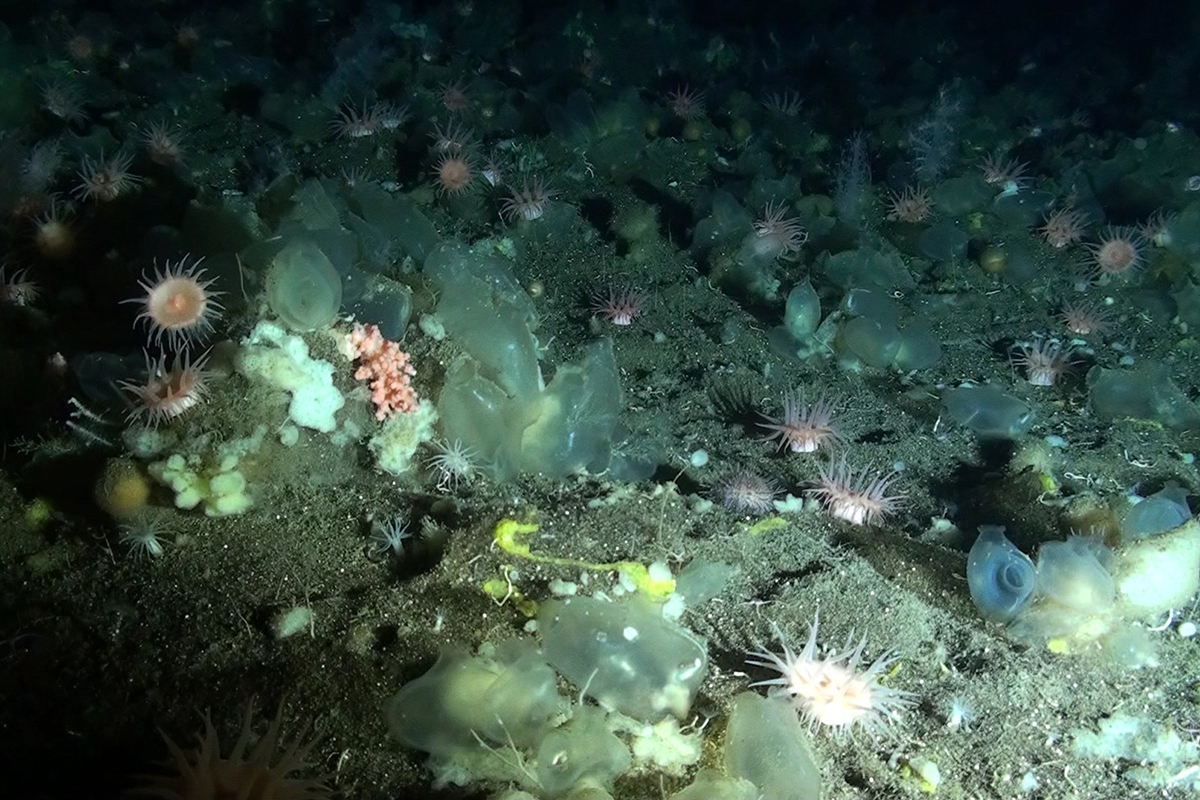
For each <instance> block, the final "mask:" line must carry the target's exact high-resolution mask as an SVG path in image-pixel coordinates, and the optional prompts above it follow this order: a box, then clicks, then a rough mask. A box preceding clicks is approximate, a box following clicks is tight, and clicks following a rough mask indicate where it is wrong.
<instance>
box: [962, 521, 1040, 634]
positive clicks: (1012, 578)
mask: <svg viewBox="0 0 1200 800" xmlns="http://www.w3.org/2000/svg"><path fill="white" fill-rule="evenodd" d="M1035 580H1036V573H1035V570H1034V567H1033V562H1032V561H1031V560H1030V559H1029V556H1027V555H1025V554H1024V553H1022V552H1021V551H1020V550H1018V549H1017V548H1016V546H1015V545H1014V544H1013V543H1012V542H1010V541H1009V540H1008V537H1006V536H1005V535H1004V526H1002V525H980V526H979V536H978V537H977V538H976V539H975V544H973V545H971V552H970V553H968V554H967V585H968V586H969V587H970V590H971V600H973V601H974V602H975V607H976V608H977V609H979V615H980V616H981V617H983V618H984V619H986V620H988V621H989V622H1011V621H1012V620H1013V619H1014V618H1016V616H1017V614H1019V613H1020V612H1021V609H1022V608H1024V607H1025V604H1026V603H1027V602H1029V597H1030V595H1032V594H1033V586H1034V582H1035Z"/></svg>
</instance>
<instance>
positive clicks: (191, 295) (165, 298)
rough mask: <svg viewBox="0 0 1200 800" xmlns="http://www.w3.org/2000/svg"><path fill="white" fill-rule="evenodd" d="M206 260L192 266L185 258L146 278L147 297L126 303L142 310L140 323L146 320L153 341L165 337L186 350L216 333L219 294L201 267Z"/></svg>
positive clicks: (143, 286)
mask: <svg viewBox="0 0 1200 800" xmlns="http://www.w3.org/2000/svg"><path fill="white" fill-rule="evenodd" d="M203 261H204V259H200V260H199V261H195V262H193V263H191V264H188V263H187V262H188V257H187V256H184V257H183V258H182V259H180V260H179V261H178V262H176V263H174V264H172V263H170V262H167V265H166V266H165V267H163V268H162V269H159V268H158V266H157V265H156V266H155V268H154V273H153V275H144V276H142V279H141V281H139V284H140V285H141V287H142V290H143V291H144V292H145V294H143V295H141V296H140V297H135V298H132V299H129V300H126V301H124V302H126V303H137V304H138V305H140V306H141V307H142V310H141V313H139V314H138V315H137V319H139V320H145V321H146V324H147V325H148V326H149V328H150V338H151V340H153V341H155V342H159V341H161V340H162V338H163V336H166V337H167V341H168V342H169V343H170V344H171V346H172V347H175V348H179V347H186V346H187V345H188V344H190V343H191V342H193V341H196V340H198V339H203V338H204V337H206V336H207V335H208V334H209V333H211V332H212V329H213V321H214V320H216V319H218V318H219V317H220V316H221V311H222V310H223V309H222V306H221V303H220V301H219V300H218V299H217V298H218V297H220V293H219V292H214V291H212V288H211V287H212V284H213V280H214V279H212V278H207V277H205V274H204V269H203V268H202V267H201V266H200V264H201V263H202V262H203Z"/></svg>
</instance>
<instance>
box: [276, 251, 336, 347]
mask: <svg viewBox="0 0 1200 800" xmlns="http://www.w3.org/2000/svg"><path fill="white" fill-rule="evenodd" d="M267 303H268V304H269V305H270V306H271V310H272V311H273V312H275V314H276V315H277V316H278V317H279V319H281V320H282V321H283V322H284V324H286V325H287V326H288V327H289V328H291V329H292V330H296V331H312V330H317V329H318V328H324V327H325V326H327V325H330V324H332V323H333V321H334V320H335V319H337V313H338V309H340V308H341V306H342V279H341V277H340V276H339V275H338V273H337V270H335V269H334V268H333V264H332V263H330V261H329V258H328V257H326V255H325V254H324V253H323V252H322V251H321V249H320V248H319V247H317V246H316V245H314V244H312V243H311V242H307V241H296V242H291V243H290V244H288V245H287V247H285V248H283V249H282V250H280V251H279V253H278V254H276V256H275V258H274V260H273V261H272V262H271V269H270V271H268V272H267Z"/></svg>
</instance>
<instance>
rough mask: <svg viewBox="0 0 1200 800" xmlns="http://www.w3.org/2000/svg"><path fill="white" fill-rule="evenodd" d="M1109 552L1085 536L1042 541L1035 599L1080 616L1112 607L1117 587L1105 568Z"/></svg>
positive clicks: (1102, 545)
mask: <svg viewBox="0 0 1200 800" xmlns="http://www.w3.org/2000/svg"><path fill="white" fill-rule="evenodd" d="M1111 564H1112V551H1111V550H1109V549H1108V548H1107V547H1105V546H1104V544H1103V543H1101V542H1100V541H1098V540H1096V539H1092V538H1090V537H1087V536H1072V537H1070V538H1068V539H1067V540H1066V541H1065V542H1046V543H1045V544H1043V545H1042V546H1041V547H1039V548H1038V559H1037V592H1038V597H1039V598H1041V599H1044V600H1045V601H1048V602H1053V603H1056V604H1058V605H1060V606H1064V607H1066V608H1069V609H1071V610H1072V611H1080V612H1084V613H1091V614H1098V613H1103V612H1106V611H1108V610H1109V609H1111V608H1112V606H1113V602H1114V601H1115V600H1116V595H1117V587H1116V584H1114V583H1113V578H1112V575H1111V574H1110V573H1109V567H1110V566H1111Z"/></svg>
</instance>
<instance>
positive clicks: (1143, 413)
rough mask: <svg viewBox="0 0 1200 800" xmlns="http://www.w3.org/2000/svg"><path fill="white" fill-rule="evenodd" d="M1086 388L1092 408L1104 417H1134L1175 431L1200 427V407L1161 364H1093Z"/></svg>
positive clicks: (1107, 418)
mask: <svg viewBox="0 0 1200 800" xmlns="http://www.w3.org/2000/svg"><path fill="white" fill-rule="evenodd" d="M1087 387H1088V399H1089V401H1090V402H1091V404H1092V409H1093V410H1094V411H1095V412H1096V415H1097V416H1098V417H1100V418H1101V419H1104V420H1110V419H1121V418H1123V417H1134V418H1137V419H1149V420H1154V421H1155V422H1159V423H1161V424H1163V425H1165V426H1166V427H1168V428H1173V429H1175V430H1197V429H1200V408H1197V407H1196V404H1195V403H1193V402H1192V401H1191V400H1190V399H1188V397H1187V395H1185V394H1184V393H1183V392H1182V391H1181V390H1180V389H1179V387H1178V386H1176V385H1175V383H1174V381H1172V380H1171V378H1170V377H1169V376H1168V374H1167V369H1166V367H1165V366H1163V365H1161V364H1157V365H1154V364H1145V365H1142V366H1141V367H1139V368H1137V369H1132V370H1123V369H1106V368H1104V367H1100V366H1096V367H1092V369H1091V370H1089V371H1088V374H1087Z"/></svg>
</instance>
